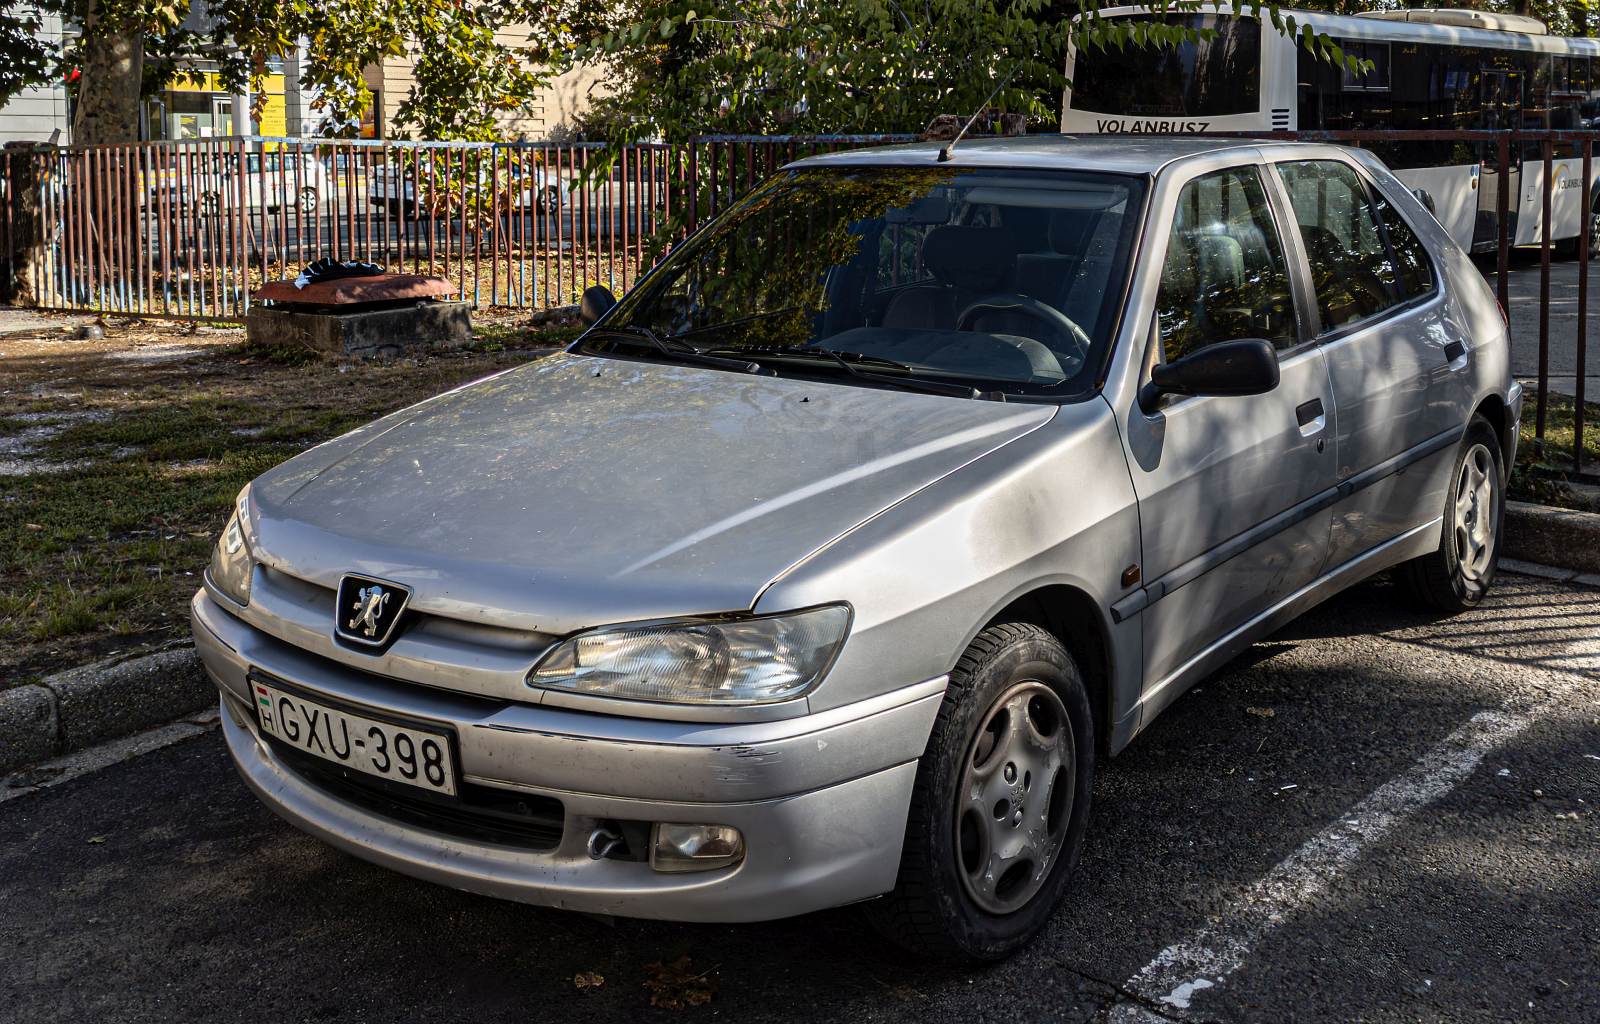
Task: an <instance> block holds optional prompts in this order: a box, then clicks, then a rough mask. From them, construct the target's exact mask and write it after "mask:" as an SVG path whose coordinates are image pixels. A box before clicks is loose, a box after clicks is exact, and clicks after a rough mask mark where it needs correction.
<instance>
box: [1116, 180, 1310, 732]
mask: <svg viewBox="0 0 1600 1024" xmlns="http://www.w3.org/2000/svg"><path fill="white" fill-rule="evenodd" d="M1268 195H1269V193H1268V188H1267V180H1266V179H1265V178H1264V177H1263V175H1262V173H1261V170H1260V169H1259V168H1257V167H1255V166H1244V167H1234V168H1229V169H1226V170H1222V171H1217V172H1214V173H1210V174H1206V175H1203V176H1201V177H1197V178H1195V179H1194V180H1192V181H1190V182H1189V183H1187V184H1186V185H1184V186H1183V188H1182V189H1181V190H1180V192H1179V193H1178V197H1177V205H1176V209H1175V211H1174V213H1173V218H1172V227H1171V230H1170V233H1169V236H1168V238H1167V245H1166V255H1165V258H1164V262H1163V264H1162V276H1161V282H1160V286H1159V289H1158V292H1157V299H1156V314H1155V318H1154V323H1153V324H1152V327H1151V331H1152V336H1151V345H1152V349H1153V352H1152V355H1151V357H1150V359H1149V362H1150V363H1151V364H1153V363H1155V362H1157V361H1160V360H1163V359H1164V360H1168V361H1171V360H1174V359H1177V358H1179V357H1181V356H1183V355H1186V354H1188V353H1190V352H1193V351H1196V350H1198V349H1199V348H1201V347H1203V346H1205V345H1210V344H1215V343H1218V342H1224V341H1233V340H1240V339H1246V338H1262V339H1265V340H1267V341H1270V342H1271V343H1272V344H1273V346H1274V347H1275V348H1276V349H1277V350H1278V353H1279V373H1280V380H1279V384H1278V386H1277V387H1276V388H1275V389H1273V390H1272V391H1270V392H1268V393H1266V394H1262V395H1253V396H1246V397H1171V396H1169V397H1168V398H1167V399H1165V400H1164V402H1163V404H1161V405H1160V406H1159V407H1157V408H1154V409H1152V410H1151V411H1149V412H1145V411H1144V410H1143V409H1142V408H1140V407H1139V406H1138V405H1137V404H1136V405H1135V406H1134V407H1133V408H1132V409H1130V410H1129V412H1128V413H1127V416H1126V422H1125V424H1124V438H1125V443H1126V445H1127V449H1128V461H1129V467H1130V472H1131V473H1132V475H1133V485H1134V490H1135V492H1136V493H1137V495H1138V499H1139V521H1140V534H1141V540H1142V544H1143V561H1142V573H1143V578H1144V581H1145V586H1144V589H1143V591H1142V592H1140V594H1139V595H1136V600H1135V603H1136V604H1137V603H1140V602H1143V604H1144V607H1143V611H1142V612H1141V613H1140V614H1142V616H1143V619H1144V628H1143V632H1144V650H1145V702H1146V703H1145V706H1146V720H1148V716H1149V715H1152V714H1154V713H1155V712H1156V711H1159V710H1160V708H1161V707H1162V706H1164V705H1165V704H1166V703H1167V702H1168V701H1170V700H1171V699H1172V698H1173V697H1175V696H1176V695H1177V693H1178V692H1179V691H1181V689H1182V686H1181V685H1174V684H1181V683H1183V682H1184V680H1186V679H1189V678H1192V673H1189V672H1187V671H1186V670H1188V669H1190V668H1193V667H1195V666H1196V665H1197V664H1198V663H1199V661H1200V660H1201V659H1203V658H1204V657H1205V656H1207V654H1208V652H1212V651H1215V650H1216V649H1217V648H1218V647H1219V646H1225V645H1226V639H1227V637H1228V634H1230V633H1231V632H1233V631H1235V630H1239V629H1240V628H1241V627H1243V626H1245V625H1247V624H1248V623H1250V622H1251V620H1252V619H1254V618H1256V617H1257V616H1260V615H1261V614H1262V613H1264V612H1265V611H1267V610H1268V609H1270V608H1272V607H1273V606H1274V605H1276V604H1279V603H1280V602H1282V601H1283V600H1284V599H1285V598H1287V597H1288V596H1290V595H1292V594H1293V593H1294V592H1295V591H1297V590H1299V589H1300V588H1302V587H1304V586H1305V585H1306V584H1307V583H1309V582H1310V581H1311V580H1313V579H1314V578H1315V577H1316V575H1317V573H1318V572H1319V570H1320V569H1321V566H1322V564H1323V561H1324V556H1325V553H1326V548H1327V542H1328V522H1329V512H1328V505H1329V504H1330V499H1329V497H1328V495H1329V492H1330V490H1331V488H1332V487H1333V480H1334V468H1333V467H1334V453H1333V451H1332V447H1333V446H1332V442H1331V439H1330V436H1329V435H1330V434H1331V430H1330V429H1329V428H1330V424H1331V422H1332V417H1333V395H1332V391H1331V389H1330V386H1329V382H1328V372H1327V367H1326V365H1325V363H1324V361H1323V357H1322V353H1321V352H1320V351H1319V350H1318V348H1317V347H1316V345H1315V344H1311V343H1309V341H1308V338H1307V335H1306V334H1305V333H1304V331H1303V329H1302V327H1301V325H1300V320H1301V319H1302V310H1303V308H1304V300H1303V297H1300V298H1299V299H1298V300H1297V295H1296V289H1297V287H1298V284H1297V281H1296V278H1295V275H1293V274H1292V273H1291V272H1290V267H1291V264H1290V262H1289V259H1288V258H1287V256H1286V250H1285V245H1284V240H1283V237H1282V234H1281V232H1280V229H1279V226H1278V223H1277V216H1276V214H1275V207H1274V204H1273V203H1272V202H1271V201H1269V198H1268ZM1157 251H1158V252H1159V251H1160V250H1159V249H1158V250H1157ZM1148 375H1149V374H1148V367H1147V368H1146V371H1145V375H1144V379H1145V380H1148ZM1121 610H1122V611H1127V609H1126V608H1124V609H1121Z"/></svg>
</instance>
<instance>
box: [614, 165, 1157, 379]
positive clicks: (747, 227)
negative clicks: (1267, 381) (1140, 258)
mask: <svg viewBox="0 0 1600 1024" xmlns="http://www.w3.org/2000/svg"><path fill="white" fill-rule="evenodd" d="M1143 192H1144V182H1143V180H1142V179H1140V178H1135V177H1130V176H1124V175H1110V174H1087V173H1068V172H1049V173H1027V172H1020V171H1009V170H1006V171H999V170H995V171H974V170H970V169H966V170H959V169H949V168H942V167H871V168H818V169H805V170H796V171H788V172H784V173H781V174H779V175H778V176H777V177H776V178H774V179H773V180H771V181H769V182H768V183H766V184H765V185H763V186H762V187H761V188H759V189H757V190H756V191H755V192H754V193H752V194H751V195H750V196H748V197H747V198H745V199H744V200H742V201H741V202H739V203H738V204H736V205H735V206H734V207H733V208H732V209H730V210H729V212H728V213H727V214H725V215H724V216H722V217H721V218H719V219H718V220H716V221H715V222H714V223H712V224H711V225H709V226H708V227H707V228H706V229H705V230H704V231H702V232H701V233H700V234H698V235H696V236H694V237H693V238H692V239H690V240H689V242H688V243H686V244H684V245H682V246H680V247H679V248H678V249H676V250H675V251H674V252H673V253H672V254H671V255H670V256H669V257H668V258H667V259H666V261H665V262H664V263H663V264H662V265H661V266H660V268H658V270H657V271H656V272H655V273H654V274H653V275H652V276H651V277H650V278H649V280H647V281H646V282H645V283H644V284H643V285H642V286H641V287H639V288H637V289H635V290H634V291H633V292H632V293H630V294H629V295H628V296H627V297H626V298H625V299H624V300H623V301H622V303H621V304H620V305H619V307H618V309H617V310H616V311H615V313H614V314H613V315H612V316H611V317H608V318H607V320H606V321H605V324H604V328H603V329H601V330H598V331H596V332H595V333H594V334H592V335H591V336H590V338H589V339H588V340H586V342H585V346H584V347H585V348H587V349H589V350H590V351H607V350H609V349H610V348H611V347H613V346H615V345H618V344H620V343H622V342H623V341H625V340H626V339H620V338H619V337H618V336H617V335H616V333H615V332H616V331H618V330H621V331H633V332H635V333H637V334H640V335H644V334H646V333H648V334H649V335H652V336H654V338H655V340H656V341H660V342H662V344H660V345H653V346H651V349H650V351H647V352H644V354H645V355H646V356H648V357H650V358H673V354H672V353H669V352H667V351H664V349H665V348H666V347H667V346H668V344H670V346H671V348H672V349H673V350H676V351H677V352H687V350H688V347H689V346H692V347H693V348H694V349H697V350H699V352H700V353H712V354H720V355H731V356H734V357H737V358H741V359H748V360H752V361H756V360H758V361H759V365H760V367H761V368H762V369H763V370H766V371H771V372H777V373H806V374H824V375H826V376H828V377H829V378H830V379H833V378H837V379H838V380H839V381H840V382H841V383H847V384H849V383H853V384H860V385H863V386H883V385H884V384H885V383H886V381H887V380H889V379H891V378H907V377H909V378H914V379H916V380H918V381H927V382H936V383H937V384H939V385H942V386H947V387H948V386H951V385H964V386H968V387H969V389H971V388H975V389H978V390H980V391H984V392H990V391H1001V392H1005V393H1010V394H1041V395H1052V396H1063V397H1067V396H1072V395H1077V394H1080V393H1082V392H1084V391H1089V390H1092V389H1093V387H1094V382H1095V377H1096V375H1097V371H1098V369H1099V366H1100V362H1101V358H1102V357H1103V355H1104V354H1105V352H1106V350H1107V349H1108V348H1109V346H1110V338H1111V334H1112V331H1113V330H1114V327H1115V323H1114V321H1115V320H1116V317H1117V313H1118V308H1119V306H1120V302H1121V298H1122V293H1123V290H1124V284H1125V282H1126V279H1127V268H1128V250H1129V247H1130V238H1131V236H1132V234H1133V232H1134V229H1135V226H1136V225H1135V222H1136V221H1137V219H1138V218H1137V213H1138V210H1139V204H1140V201H1141V200H1142V198H1143ZM641 329H643V330H641ZM608 332H609V333H608ZM639 348H640V346H637V345H634V346H633V347H631V348H630V354H633V353H634V352H636V351H638V350H639ZM839 356H842V357H843V358H842V359H841V358H837V357H839ZM740 365H748V364H747V363H742V364H740ZM868 375H870V379H869V376H868Z"/></svg>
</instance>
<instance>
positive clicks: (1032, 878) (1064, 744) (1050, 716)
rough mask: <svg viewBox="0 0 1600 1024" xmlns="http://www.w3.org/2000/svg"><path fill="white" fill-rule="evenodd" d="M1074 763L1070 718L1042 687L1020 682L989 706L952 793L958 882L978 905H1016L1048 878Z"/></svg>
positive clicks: (1000, 909) (999, 908) (1000, 910)
mask: <svg viewBox="0 0 1600 1024" xmlns="http://www.w3.org/2000/svg"><path fill="white" fill-rule="evenodd" d="M1076 764H1077V757H1076V751H1075V749H1074V740H1073V734H1072V723H1071V722H1070V720H1069V719H1068V717H1067V709H1066V706H1065V705H1063V704H1062V702H1061V698H1060V697H1059V696H1058V695H1057V694H1056V692H1055V691H1054V690H1053V689H1051V688H1050V687H1049V686H1046V685H1045V684H1044V683H1042V682H1038V681H1034V680H1029V681H1025V682H1021V683H1018V684H1016V685H1014V686H1012V687H1011V688H1009V689H1008V690H1006V691H1005V692H1004V693H1002V694H1001V695H1000V697H999V698H998V699H996V700H995V702H994V703H993V704H991V705H990V706H989V710H988V711H987V712H986V713H985V715H984V718H983V724H982V726H981V727H980V728H979V729H978V733H977V735H976V736H975V737H974V738H973V741H972V747H971V750H970V751H969V752H968V754H967V758H966V760H965V762H964V764H963V768H962V777H961V785H960V787H959V789H958V790H957V793H956V814H955V826H956V855H957V858H958V859H959V868H960V874H961V881H962V884H963V885H965V887H966V890H967V894H968V895H969V896H971V897H972V900H973V902H975V903H977V905H978V906H979V907H981V908H983V909H984V910H986V911H988V912H990V913H993V914H1008V913H1011V912H1012V911H1015V910H1018V909H1021V908H1022V907H1023V906H1025V905H1026V904H1027V902H1028V901H1029V900H1031V899H1032V898H1033V897H1034V895H1035V894H1036V893H1038V891H1039V890H1040V888H1042V887H1043V885H1044V883H1045V881H1046V879H1048V878H1049V877H1050V869H1051V868H1052V867H1053V866H1054V864H1055V861H1056V857H1057V855H1058V854H1059V853H1060V852H1061V847H1062V843H1063V841H1064V840H1065V838H1066V835H1067V823H1068V821H1069V820H1070V819H1071V817H1072V803H1073V793H1074V791H1075V782H1076V780H1075V778H1074V775H1075V772H1076V768H1075V765H1076Z"/></svg>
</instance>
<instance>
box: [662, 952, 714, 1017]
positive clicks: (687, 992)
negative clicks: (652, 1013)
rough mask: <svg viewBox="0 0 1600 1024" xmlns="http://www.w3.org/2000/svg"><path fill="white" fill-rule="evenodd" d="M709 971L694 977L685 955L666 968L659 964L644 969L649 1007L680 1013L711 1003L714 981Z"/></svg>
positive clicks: (664, 965) (712, 969)
mask: <svg viewBox="0 0 1600 1024" xmlns="http://www.w3.org/2000/svg"><path fill="white" fill-rule="evenodd" d="M715 970H716V968H715V967H712V968H711V969H710V970H706V971H701V972H700V973H698V974H696V973H694V968H693V967H692V966H691V964H690V962H689V957H688V955H687V954H686V955H684V956H680V957H678V959H676V960H674V961H672V963H670V964H663V963H661V962H660V961H659V960H658V961H656V962H655V963H653V964H649V965H647V966H646V967H645V973H646V974H648V975H650V977H648V978H646V979H645V982H644V987H645V988H647V989H649V990H650V1005H651V1006H659V1007H661V1008H662V1009H664V1010H681V1009H683V1008H684V1007H687V1006H704V1005H705V1004H706V1003H709V1002H711V996H712V994H713V993H715V992H716V990H717V984H716V981H715V980H713V979H712V978H711V974H712V972H714V971H715Z"/></svg>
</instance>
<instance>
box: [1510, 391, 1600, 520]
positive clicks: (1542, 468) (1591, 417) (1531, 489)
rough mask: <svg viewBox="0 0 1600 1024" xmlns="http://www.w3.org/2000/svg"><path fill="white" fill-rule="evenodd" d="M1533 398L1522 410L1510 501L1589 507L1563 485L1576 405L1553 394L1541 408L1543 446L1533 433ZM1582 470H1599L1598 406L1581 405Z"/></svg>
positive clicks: (1573, 437)
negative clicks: (1542, 414)
mask: <svg viewBox="0 0 1600 1024" xmlns="http://www.w3.org/2000/svg"><path fill="white" fill-rule="evenodd" d="M1533 402H1534V396H1533V395H1531V394H1530V395H1529V396H1528V400H1527V402H1526V404H1525V405H1524V406H1523V410H1522V435H1521V440H1520V442H1519V443H1518V445H1517V464H1516V466H1515V467H1513V469H1512V474H1511V486H1510V494H1511V497H1513V498H1516V499H1518V500H1521V501H1536V502H1539V503H1540V504H1543V505H1561V506H1566V507H1571V508H1588V507H1589V502H1587V501H1585V500H1580V499H1579V498H1578V497H1577V496H1575V495H1574V493H1573V489H1572V487H1570V486H1568V484H1567V483H1566V482H1565V479H1564V477H1565V475H1566V474H1569V473H1572V472H1573V451H1574V445H1575V442H1576V439H1577V402H1576V401H1575V400H1574V399H1572V398H1571V397H1569V396H1567V395H1556V394H1552V395H1550V396H1548V399H1547V402H1546V405H1545V429H1544V442H1543V443H1542V444H1541V443H1540V441H1539V438H1538V435H1537V433H1536V431H1537V426H1538V424H1537V418H1536V416H1535V409H1534V405H1533ZM1583 471H1584V473H1585V474H1593V473H1597V472H1600V404H1597V403H1594V402H1585V403H1584V412H1583Z"/></svg>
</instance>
